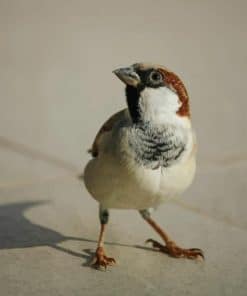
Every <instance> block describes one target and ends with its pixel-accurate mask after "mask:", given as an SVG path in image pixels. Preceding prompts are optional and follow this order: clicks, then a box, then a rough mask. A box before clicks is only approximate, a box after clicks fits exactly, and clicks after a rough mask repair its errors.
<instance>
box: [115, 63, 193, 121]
mask: <svg viewBox="0 0 247 296" xmlns="http://www.w3.org/2000/svg"><path fill="white" fill-rule="evenodd" d="M113 73H114V74H116V75H117V77H118V78H119V79H120V80H122V81H123V82H124V83H125V84H126V97H127V103H128V108H129V112H130V115H131V118H132V120H133V122H135V123H137V122H140V121H150V122H152V123H157V124H162V123H163V122H167V120H176V119H181V120H187V121H188V119H189V118H190V109H189V97H188V93H187V91H186V88H185V86H184V84H183V82H182V81H181V80H180V78H179V77H178V76H177V75H176V74H174V73H173V72H171V71H169V70H168V69H166V68H164V67H163V66H159V65H151V64H144V63H137V64H133V65H131V66H130V67H124V68H119V69H116V70H114V71H113Z"/></svg>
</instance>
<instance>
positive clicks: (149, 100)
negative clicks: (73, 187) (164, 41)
mask: <svg viewBox="0 0 247 296" xmlns="http://www.w3.org/2000/svg"><path fill="white" fill-rule="evenodd" d="M114 73H115V74H116V75H117V76H118V77H119V78H120V79H121V80H122V81H123V82H124V83H125V84H126V97H127V105H128V108H126V109H124V110H121V111H119V112H117V113H116V114H114V115H113V116H111V117H110V118H109V119H108V120H107V121H106V122H105V123H104V124H103V126H102V127H101V129H100V130H99V132H98V134H97V135H96V138H95V140H94V142H93V145H92V148H91V149H90V152H91V154H92V156H93V158H92V159H91V160H90V161H89V163H88V164H87V166H86V168H85V172H84V182H85V185H86V187H87V189H88V191H89V192H90V194H91V195H92V196H93V197H94V198H95V199H96V200H98V202H99V203H100V219H101V224H102V227H103V228H104V227H105V224H106V223H107V221H108V215H109V213H108V209H110V208H119V209H137V210H139V211H140V213H141V214H142V216H143V217H144V219H146V220H147V222H148V223H149V224H150V225H151V226H152V227H154V229H155V230H156V231H158V232H159V233H160V231H161V230H159V227H158V226H157V225H156V224H155V222H154V221H153V220H152V219H151V216H150V213H151V209H152V208H157V207H158V206H159V205H160V204H161V203H162V202H164V201H165V200H167V199H170V198H173V197H175V196H177V195H179V194H181V193H182V192H183V191H184V190H185V189H186V188H187V187H188V186H189V185H190V184H191V182H192V180H193V177H194V174H195V145H196V144H195V137H194V133H193V131H192V127H191V121H190V110H189V97H188V93H187V91H186V89H185V86H184V84H183V83H182V81H181V80H180V79H179V78H178V76H177V75H176V74H174V73H173V72H171V71H169V70H167V69H166V68H164V67H162V66H157V65H148V64H134V65H132V66H131V67H128V68H121V69H118V70H116V71H114ZM161 232H162V233H160V234H161V236H162V238H163V239H164V240H165V242H166V246H165V247H164V248H165V249H163V251H164V250H166V253H169V254H170V255H173V256H175V257H181V256H182V257H191V258H196V257H198V256H202V253H201V251H200V250H195V251H193V250H190V249H189V250H184V249H181V248H179V247H177V246H176V245H175V244H174V243H172V244H169V242H170V240H169V239H168V237H167V235H166V234H165V233H164V232H163V231H161ZM102 233H103V231H102ZM101 241H102V237H100V241H99V246H98V249H97V252H96V264H97V265H107V264H109V263H113V261H112V260H108V261H107V259H104V256H105V255H104V254H103V255H102V248H103V247H102V244H101ZM152 243H153V245H154V246H155V247H158V248H159V249H162V247H161V245H158V244H157V242H154V241H152ZM99 253H100V254H101V255H99ZM105 258H107V257H106V256H105Z"/></svg>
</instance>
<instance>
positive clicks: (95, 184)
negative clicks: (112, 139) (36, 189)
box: [84, 155, 195, 210]
mask: <svg viewBox="0 0 247 296" xmlns="http://www.w3.org/2000/svg"><path fill="white" fill-rule="evenodd" d="M194 174H195V159H194V158H189V159H188V160H186V161H184V162H182V163H178V164H176V165H173V166H171V167H169V168H158V169H155V170H152V169H145V168H143V167H138V166H129V167H126V166H124V165H121V164H120V162H119V161H117V160H116V159H114V158H112V157H110V156H107V155H104V157H102V158H95V159H92V160H91V161H90V162H89V163H88V165H87V166H86V168H85V171H84V182H85V185H86V188H87V190H88V191H89V193H90V194H91V195H92V196H93V198H95V199H96V200H97V201H98V202H99V203H100V204H101V205H102V206H103V207H105V208H116V209H138V210H142V209H146V208H150V207H154V208H155V207H157V206H158V205H159V204H161V203H162V202H164V201H166V200H169V199H171V198H173V197H176V196H178V195H179V194H181V193H182V192H183V191H184V190H185V189H186V188H187V187H188V186H189V185H190V184H191V182H192V180H193V177H194Z"/></svg>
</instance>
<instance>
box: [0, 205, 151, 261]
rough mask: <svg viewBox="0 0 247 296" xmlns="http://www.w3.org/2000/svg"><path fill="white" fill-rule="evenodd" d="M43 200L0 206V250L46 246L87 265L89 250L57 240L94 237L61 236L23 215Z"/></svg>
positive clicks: (91, 252) (122, 245) (86, 240)
mask: <svg viewBox="0 0 247 296" xmlns="http://www.w3.org/2000/svg"><path fill="white" fill-rule="evenodd" d="M45 203H47V201H26V202H18V203H9V204H5V205H1V206H0V250H1V249H16V248H30V247H38V246H49V247H51V248H53V249H56V250H58V251H61V252H64V253H66V254H69V255H71V256H75V257H79V258H83V259H85V263H83V264H82V265H83V266H90V265H91V261H92V259H93V256H94V251H93V250H91V249H84V250H83V252H84V253H80V252H75V251H73V250H70V249H68V248H65V247H63V246H60V245H58V244H60V243H62V242H64V241H68V240H74V241H82V242H90V243H95V244H96V243H97V241H96V240H92V239H88V238H83V237H73V236H65V235H63V234H61V233H59V232H57V231H55V230H52V229H50V228H48V227H44V226H41V225H38V224H35V223H32V222H31V221H30V220H29V219H27V218H26V217H25V215H24V213H25V211H26V210H27V209H29V208H32V207H37V206H40V205H43V204H45ZM105 244H108V245H115V246H121V247H131V248H139V249H145V250H152V249H151V248H147V247H143V246H139V245H128V244H120V243H115V242H105Z"/></svg>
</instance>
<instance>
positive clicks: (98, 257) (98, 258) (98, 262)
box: [92, 247, 116, 269]
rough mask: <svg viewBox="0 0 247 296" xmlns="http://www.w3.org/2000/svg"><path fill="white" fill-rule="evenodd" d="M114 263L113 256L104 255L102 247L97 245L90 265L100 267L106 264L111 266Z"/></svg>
mask: <svg viewBox="0 0 247 296" xmlns="http://www.w3.org/2000/svg"><path fill="white" fill-rule="evenodd" d="M115 263H116V260H115V259H114V258H110V257H107V256H106V255H105V251H104V248H103V247H98V248H97V250H96V252H95V258H94V260H93V262H92V266H94V267H95V268H97V269H99V268H100V267H104V268H105V269H106V267H107V266H108V265H110V266H112V265H114V264H115Z"/></svg>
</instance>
